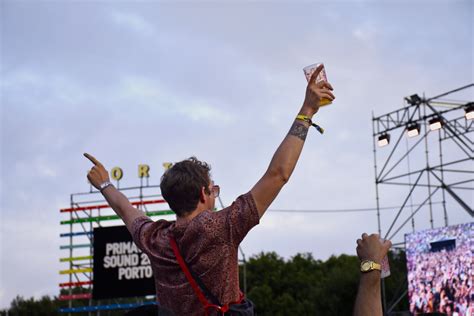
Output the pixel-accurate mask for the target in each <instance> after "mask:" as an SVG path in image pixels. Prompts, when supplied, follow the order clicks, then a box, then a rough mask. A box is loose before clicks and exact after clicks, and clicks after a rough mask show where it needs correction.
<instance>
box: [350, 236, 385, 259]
mask: <svg viewBox="0 0 474 316" xmlns="http://www.w3.org/2000/svg"><path fill="white" fill-rule="evenodd" d="M391 246H392V243H391V242H390V240H385V241H383V242H382V241H381V240H380V236H379V235H378V234H372V235H370V236H369V235H367V234H366V233H363V234H362V239H357V256H359V259H360V260H372V261H375V262H377V263H380V262H382V259H383V257H385V255H386V254H387V252H388V250H389V249H390V247H391Z"/></svg>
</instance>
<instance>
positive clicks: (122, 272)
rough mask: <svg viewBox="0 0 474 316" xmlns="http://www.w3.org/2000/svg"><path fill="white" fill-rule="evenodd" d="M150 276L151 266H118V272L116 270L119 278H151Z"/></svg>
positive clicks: (151, 273)
mask: <svg viewBox="0 0 474 316" xmlns="http://www.w3.org/2000/svg"><path fill="white" fill-rule="evenodd" d="M152 276H153V271H152V270H151V266H145V267H130V268H119V272H118V279H119V280H122V279H125V280H133V279H143V278H151V277H152Z"/></svg>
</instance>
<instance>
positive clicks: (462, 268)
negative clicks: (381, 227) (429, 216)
mask: <svg viewBox="0 0 474 316" xmlns="http://www.w3.org/2000/svg"><path fill="white" fill-rule="evenodd" d="M473 230H474V223H467V224H460V225H455V226H447V227H442V228H436V229H431V230H424V231H419V232H415V233H412V234H407V235H405V242H406V256H407V271H408V298H409V302H410V312H411V313H413V314H418V313H445V314H447V315H453V316H454V315H458V316H467V315H474V291H473V288H472V287H473V284H472V283H473V277H474V271H473V260H472V259H473V258H472V256H473V247H474V244H473Z"/></svg>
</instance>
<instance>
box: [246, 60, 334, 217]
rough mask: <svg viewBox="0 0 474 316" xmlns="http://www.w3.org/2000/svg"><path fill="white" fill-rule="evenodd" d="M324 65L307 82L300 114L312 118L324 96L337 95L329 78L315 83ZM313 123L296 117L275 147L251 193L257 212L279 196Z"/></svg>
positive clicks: (261, 211)
mask: <svg viewBox="0 0 474 316" xmlns="http://www.w3.org/2000/svg"><path fill="white" fill-rule="evenodd" d="M321 69H322V66H319V67H318V68H317V69H316V71H315V72H314V73H313V75H312V77H311V80H309V82H308V86H307V88H306V97H305V100H304V103H303V106H302V107H301V110H300V111H299V113H298V114H299V115H305V116H307V117H308V118H310V119H311V118H312V117H313V115H314V114H316V112H318V109H319V103H320V101H321V99H322V98H326V99H329V100H331V101H332V100H334V98H335V97H334V95H333V94H332V92H331V90H332V89H333V88H332V86H331V85H330V84H329V83H328V82H326V81H320V82H319V83H316V77H317V76H318V74H319V72H320V71H321ZM309 127H310V124H309V123H308V122H306V121H302V120H294V122H293V125H292V126H291V128H290V131H289V132H288V134H287V135H286V137H285V138H284V139H283V142H282V143H281V144H280V146H279V147H278V149H277V150H276V152H275V154H274V155H273V158H272V160H271V162H270V166H269V167H268V169H267V171H266V172H265V174H264V175H263V177H262V178H261V179H260V180H259V181H258V182H257V184H256V185H255V186H254V187H253V188H252V190H251V192H252V196H253V198H254V200H255V203H256V206H257V210H258V214H259V216H260V217H262V216H263V214H264V213H265V211H266V210H267V209H268V207H269V206H270V204H271V203H272V202H273V200H274V199H275V198H276V196H277V195H278V193H279V192H280V190H281V188H282V187H283V186H284V185H285V183H287V182H288V180H289V178H290V176H291V174H292V173H293V170H294V169H295V166H296V162H297V161H298V158H299V157H300V154H301V150H302V149H303V145H304V142H305V140H306V135H307V134H308V128H309Z"/></svg>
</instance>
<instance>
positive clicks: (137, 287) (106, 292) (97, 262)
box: [92, 226, 155, 299]
mask: <svg viewBox="0 0 474 316" xmlns="http://www.w3.org/2000/svg"><path fill="white" fill-rule="evenodd" d="M93 271H94V281H93V282H94V283H93V285H94V286H93V291H92V297H93V298H94V299H108V298H117V297H133V296H145V295H155V285H154V280H153V272H152V269H151V265H150V259H149V258H148V256H147V255H146V254H145V253H143V252H142V251H141V250H140V249H138V247H137V246H136V245H135V243H134V242H133V240H132V237H131V235H130V233H129V232H128V230H127V227H126V226H113V227H98V228H94V270H93Z"/></svg>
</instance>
